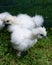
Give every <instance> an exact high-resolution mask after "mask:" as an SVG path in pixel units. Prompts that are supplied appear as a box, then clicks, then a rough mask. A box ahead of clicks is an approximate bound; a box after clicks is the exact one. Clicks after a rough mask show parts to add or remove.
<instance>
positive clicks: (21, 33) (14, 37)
mask: <svg viewBox="0 0 52 65" xmlns="http://www.w3.org/2000/svg"><path fill="white" fill-rule="evenodd" d="M14 28H15V30H14V29H13V30H14V31H13V32H12V34H11V42H12V46H13V48H14V49H16V50H19V51H24V50H27V49H28V48H30V47H32V46H33V45H34V44H35V43H36V42H37V39H38V35H39V34H43V35H44V36H46V30H45V28H42V27H40V28H35V29H32V30H29V29H25V28H21V27H18V26H17V27H14ZM39 38H40V37H39Z"/></svg>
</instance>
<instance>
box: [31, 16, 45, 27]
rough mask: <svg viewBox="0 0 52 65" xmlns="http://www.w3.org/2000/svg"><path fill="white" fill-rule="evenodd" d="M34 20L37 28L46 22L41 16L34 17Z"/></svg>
mask: <svg viewBox="0 0 52 65" xmlns="http://www.w3.org/2000/svg"><path fill="white" fill-rule="evenodd" d="M32 20H33V21H34V23H35V25H36V27H38V26H42V25H43V22H44V18H43V17H42V16H40V15H36V16H33V17H32Z"/></svg>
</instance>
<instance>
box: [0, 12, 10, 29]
mask: <svg viewBox="0 0 52 65" xmlns="http://www.w3.org/2000/svg"><path fill="white" fill-rule="evenodd" d="M9 15H10V14H9V13H8V12H4V13H0V29H2V28H3V27H4V26H5V22H4V20H5V18H6V16H9Z"/></svg>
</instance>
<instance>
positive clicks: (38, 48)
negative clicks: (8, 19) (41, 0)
mask: <svg viewBox="0 0 52 65" xmlns="http://www.w3.org/2000/svg"><path fill="white" fill-rule="evenodd" d="M5 33H6V34H5ZM51 35H52V32H51V31H49V32H48V38H47V39H41V40H38V42H37V44H36V45H34V47H33V48H30V49H29V50H28V54H27V55H26V56H24V57H17V55H16V54H15V53H14V51H13V50H12V49H11V47H10V45H11V43H10V34H9V33H8V32H7V31H6V30H2V31H0V65H52V36H51Z"/></svg>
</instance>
